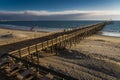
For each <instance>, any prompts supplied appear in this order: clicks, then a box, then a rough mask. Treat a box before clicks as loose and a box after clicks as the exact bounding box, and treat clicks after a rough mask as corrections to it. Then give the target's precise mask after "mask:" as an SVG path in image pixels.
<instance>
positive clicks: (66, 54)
mask: <svg viewBox="0 0 120 80" xmlns="http://www.w3.org/2000/svg"><path fill="white" fill-rule="evenodd" d="M57 56H59V57H63V58H68V59H89V58H90V57H89V56H88V55H85V54H83V53H81V52H78V51H76V50H69V49H66V48H65V49H64V50H60V51H59V53H58V55H57Z"/></svg>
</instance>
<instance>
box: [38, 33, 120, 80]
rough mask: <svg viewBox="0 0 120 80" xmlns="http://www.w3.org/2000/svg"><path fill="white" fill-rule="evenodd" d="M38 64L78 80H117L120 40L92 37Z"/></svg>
mask: <svg viewBox="0 0 120 80" xmlns="http://www.w3.org/2000/svg"><path fill="white" fill-rule="evenodd" d="M40 64H41V65H44V66H46V67H49V68H51V69H55V70H57V71H59V72H63V73H65V74H68V75H71V76H73V77H75V78H78V79H80V80H119V79H120V38H115V37H106V36H100V35H94V36H91V37H89V38H87V39H85V40H82V41H81V42H80V43H79V44H77V46H73V47H72V48H71V49H66V50H64V51H61V52H60V54H59V55H58V56H55V55H54V56H47V57H42V58H40Z"/></svg>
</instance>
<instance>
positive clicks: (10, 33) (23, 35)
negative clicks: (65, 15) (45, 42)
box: [0, 28, 49, 45]
mask: <svg viewBox="0 0 120 80" xmlns="http://www.w3.org/2000/svg"><path fill="white" fill-rule="evenodd" d="M48 33H49V32H45V31H41V32H34V31H27V30H26V31H25V30H14V29H3V28H0V45H4V44H8V43H13V42H18V41H22V40H26V39H31V38H36V37H42V36H45V35H47V34H48Z"/></svg>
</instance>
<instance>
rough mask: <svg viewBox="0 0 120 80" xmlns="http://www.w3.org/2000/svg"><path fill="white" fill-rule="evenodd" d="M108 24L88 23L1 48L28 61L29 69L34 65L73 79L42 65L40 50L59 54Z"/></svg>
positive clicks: (16, 57) (9, 54)
mask: <svg viewBox="0 0 120 80" xmlns="http://www.w3.org/2000/svg"><path fill="white" fill-rule="evenodd" d="M107 24H109V22H101V23H97V24H92V25H87V26H85V27H82V28H81V27H78V28H75V29H70V30H64V31H63V32H58V33H54V34H50V35H47V36H44V37H41V38H36V39H32V40H26V41H21V42H17V43H12V44H8V45H4V46H1V50H2V51H3V50H5V49H6V51H4V52H3V54H7V55H8V56H10V57H12V58H15V60H19V61H21V62H23V63H24V64H26V63H27V64H26V66H27V69H29V67H30V66H34V67H35V69H36V71H38V72H39V71H40V70H41V69H42V70H44V71H46V72H50V73H52V74H56V75H59V76H60V77H63V78H64V79H69V78H71V79H72V77H70V76H67V75H64V74H62V73H59V72H56V71H54V70H51V69H48V68H44V67H43V66H41V65H40V63H39V59H40V57H39V54H40V51H42V50H46V51H47V50H49V52H50V53H52V52H55V53H56V55H57V54H58V52H59V49H60V48H66V47H69V48H70V47H71V46H73V45H77V44H78V43H79V42H80V40H82V39H84V38H86V37H88V36H91V35H92V34H95V33H97V32H98V31H100V30H101V29H103V27H104V26H105V25H107ZM74 79H75V78H73V80H74Z"/></svg>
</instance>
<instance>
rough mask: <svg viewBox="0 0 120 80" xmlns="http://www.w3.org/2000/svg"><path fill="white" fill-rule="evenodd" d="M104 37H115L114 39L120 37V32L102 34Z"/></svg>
mask: <svg viewBox="0 0 120 80" xmlns="http://www.w3.org/2000/svg"><path fill="white" fill-rule="evenodd" d="M102 35H104V36H113V37H120V33H119V32H102Z"/></svg>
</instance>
